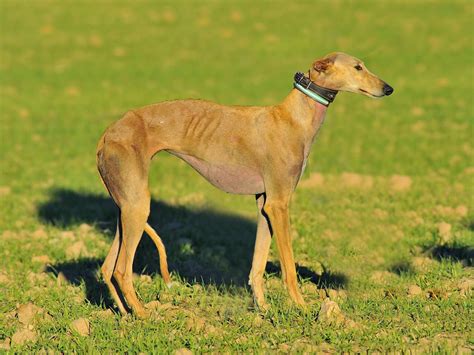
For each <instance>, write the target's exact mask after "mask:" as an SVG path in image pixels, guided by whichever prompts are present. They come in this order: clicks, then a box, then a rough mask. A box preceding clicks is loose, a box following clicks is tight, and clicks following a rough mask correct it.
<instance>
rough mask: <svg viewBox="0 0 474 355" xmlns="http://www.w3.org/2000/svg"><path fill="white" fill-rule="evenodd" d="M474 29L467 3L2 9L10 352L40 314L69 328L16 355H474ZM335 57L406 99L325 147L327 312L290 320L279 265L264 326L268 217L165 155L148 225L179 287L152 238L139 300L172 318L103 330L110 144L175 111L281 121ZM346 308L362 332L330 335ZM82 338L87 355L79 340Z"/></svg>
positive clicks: (334, 117)
mask: <svg viewBox="0 0 474 355" xmlns="http://www.w3.org/2000/svg"><path fill="white" fill-rule="evenodd" d="M472 18H473V5H472V3H471V2H469V1H452V2H449V3H448V2H442V1H438V2H437V1H432V2H421V1H419V2H411V3H407V2H400V1H395V2H394V1H380V2H373V1H362V2H324V6H321V5H318V6H315V5H314V4H312V3H310V2H298V3H283V2H282V3H275V2H258V3H253V2H228V3H219V2H178V3H171V2H166V3H154V2H144V1H138V2H133V3H132V2H114V3H110V2H99V3H96V2H87V1H83V2H69V1H68V2H52V1H36V2H14V1H6V0H3V1H1V2H0V26H1V33H2V36H1V38H0V44H1V52H0V54H1V61H0V77H1V79H0V99H1V101H0V105H1V106H0V119H1V122H0V125H1V140H0V161H1V174H0V195H1V196H0V201H1V202H0V203H1V214H0V260H2V262H1V265H0V276H1V277H0V282H1V283H0V342H5V341H6V339H7V338H11V337H12V336H13V335H14V334H15V333H16V332H17V331H18V330H20V329H21V328H22V325H21V324H20V322H19V321H18V319H17V318H16V317H15V316H14V312H15V310H16V309H17V307H18V305H21V304H25V303H27V302H32V303H34V304H35V305H37V306H39V307H42V308H44V309H45V310H46V312H47V313H48V314H49V315H50V317H48V318H49V319H46V320H44V319H43V320H38V322H37V323H35V325H34V331H36V332H37V335H38V338H37V339H36V341H34V342H30V343H25V344H23V345H15V346H13V347H12V348H11V350H10V351H12V352H36V351H39V350H41V349H45V350H47V349H51V350H54V351H56V352H58V351H59V352H73V351H75V352H86V351H87V352H88V351H94V352H101V351H105V350H106V351H112V352H125V351H129V352H134V353H135V352H137V353H138V352H152V351H154V352H173V351H175V350H176V349H180V348H188V349H191V350H192V351H195V352H205V351H206V352H207V351H217V352H224V351H229V352H264V351H270V350H271V351H281V352H314V351H324V350H327V351H337V352H342V351H347V352H358V351H366V350H369V351H380V352H387V351H391V350H414V351H421V352H429V351H435V352H437V351H439V352H453V351H466V352H470V351H472V347H473V343H474V333H473V332H472V324H473V323H472V320H473V319H474V307H473V298H472V293H470V292H469V291H467V290H466V289H465V287H464V286H463V285H465V284H466V282H467V283H469V280H471V281H470V282H472V280H473V277H474V272H473V258H474V251H473V246H474V231H473V223H474V222H473V221H474V215H473V209H474V204H473V190H472V186H474V185H473V182H474V181H473V180H474V179H473V174H474V171H473V169H474V160H473V152H474V148H473V146H472V138H473V117H474V115H473V113H474V112H473V105H472V101H471V100H472V97H471V96H472V92H473V66H472V59H473V46H472V43H473V37H472V32H471V31H470V27H471V26H470V25H471V24H472ZM334 50H342V51H344V52H347V53H350V54H353V55H355V56H357V57H360V58H362V59H363V60H364V61H365V63H366V64H367V66H368V67H369V68H370V69H371V70H373V71H374V72H375V73H377V74H379V75H380V76H381V77H382V78H384V79H385V80H386V81H387V82H389V83H390V84H391V85H392V86H393V87H394V88H395V93H394V95H392V96H391V97H389V98H386V99H383V100H370V99H368V98H364V97H361V96H357V95H351V94H340V95H339V96H338V98H337V100H336V102H335V103H334V104H333V105H332V106H331V108H330V110H329V113H328V117H327V120H326V123H325V126H324V128H323V130H322V131H321V133H320V134H319V137H318V139H317V141H316V143H315V145H314V147H313V151H312V153H311V155H310V159H309V163H308V166H307V168H306V172H305V175H304V178H303V182H302V186H300V187H299V188H298V190H297V192H296V194H295V196H294V199H293V202H292V209H291V218H292V223H293V237H294V250H295V255H296V259H297V262H298V272H299V275H300V281H301V283H302V289H303V294H304V296H305V299H306V300H307V301H308V303H309V306H308V308H307V309H305V310H302V309H299V308H295V307H293V306H292V305H290V304H288V303H287V296H286V292H285V290H284V289H283V287H282V285H281V283H280V281H279V265H278V259H277V254H276V251H275V250H274V248H272V252H271V256H270V262H269V265H268V268H267V269H268V270H267V271H268V273H267V283H266V284H267V289H268V290H267V297H268V300H269V303H270V304H271V309H270V311H269V312H267V313H265V314H261V313H259V312H258V311H256V310H254V309H253V304H252V297H251V293H250V291H249V289H248V287H247V286H246V278H247V275H248V272H249V269H250V261H251V255H252V248H253V242H254V233H255V215H256V213H255V206H254V199H253V198H252V197H248V196H233V195H227V194H225V193H222V192H220V191H218V190H216V189H214V188H213V187H212V186H210V185H209V184H208V183H207V182H205V181H204V180H203V179H202V178H201V177H199V176H198V175H197V174H196V173H195V172H194V171H193V170H192V169H191V168H189V167H187V166H186V165H184V163H182V162H180V161H178V160H177V159H175V158H173V157H171V156H167V155H165V154H161V153H160V154H159V155H158V156H157V157H156V159H155V162H154V164H153V166H152V171H151V176H150V182H151V191H152V196H153V202H152V215H151V218H150V220H151V222H152V224H153V225H154V226H155V227H157V229H158V231H159V232H160V234H161V235H162V237H163V239H164V241H165V244H166V246H167V248H168V257H169V261H170V263H171V269H172V270H173V278H174V280H175V281H176V282H177V286H176V287H174V288H171V289H167V288H165V287H164V285H163V283H162V280H161V277H160V276H159V271H158V269H157V265H158V259H157V255H156V252H155V250H154V248H153V247H152V244H151V243H150V241H149V240H148V239H147V238H144V239H143V241H142V243H141V244H140V247H139V250H138V254H137V257H136V261H135V270H136V272H137V273H138V274H142V275H146V276H142V277H137V279H136V288H137V290H138V293H139V295H140V298H141V299H142V300H143V301H144V302H150V301H153V300H156V299H158V300H159V301H160V302H161V304H162V306H161V307H160V308H159V310H158V311H157V312H156V314H155V316H154V317H153V318H152V319H149V320H138V319H135V318H134V317H133V316H127V317H121V316H120V315H118V314H112V315H111V316H104V315H103V313H98V311H100V310H104V309H107V307H113V305H112V302H111V299H110V297H109V295H108V292H107V290H106V288H105V287H104V284H103V282H102V281H101V279H100V276H99V272H98V268H99V265H100V264H101V262H102V260H103V258H104V257H105V255H106V253H107V251H108V248H109V245H110V243H111V238H112V236H113V233H114V219H115V213H116V211H115V208H114V206H113V204H112V203H111V202H110V199H109V198H108V196H107V194H106V192H105V191H104V189H103V187H102V185H101V184H100V182H99V179H98V177H97V172H96V168H95V156H94V153H95V144H96V142H97V140H98V138H99V137H100V135H101V133H102V132H103V130H104V129H105V127H106V126H107V125H109V124H110V123H111V122H113V121H114V120H116V119H118V118H119V117H120V116H121V115H122V114H123V113H124V112H126V111H127V110H128V109H130V108H133V107H139V106H143V105H146V104H149V103H153V102H158V101H162V100H166V99H172V98H187V97H198V98H206V99H210V100H214V101H217V102H221V103H225V104H252V105H253V104H258V105H267V104H274V103H277V102H279V101H280V100H282V98H283V97H284V96H285V95H286V94H287V93H288V91H289V89H290V87H291V80H292V75H293V74H294V72H295V71H297V70H305V69H306V68H307V67H308V65H309V64H310V63H311V61H312V60H313V59H315V58H316V57H319V56H322V55H324V54H326V53H328V52H331V51H334ZM318 174H319V175H318ZM400 176H402V177H400ZM321 177H322V178H321ZM407 181H408V182H407ZM410 183H411V184H410ZM443 222H444V223H445V224H449V225H450V226H451V230H450V231H447V232H446V231H443V227H442V226H440V223H443ZM74 245H75V247H74ZM45 255H46V256H47V257H48V259H49V261H47V260H46V261H45V259H44V258H43V261H42V262H41V261H40V262H38V261H35V260H37V259H34V257H38V256H43V257H44V256H45ZM40 259H41V258H40ZM64 279H66V280H67V281H66V282H64V281H61V280H64ZM58 280H59V281H58ZM466 280H467V281H466ZM413 285H417V286H419V287H420V288H421V289H422V292H421V294H420V295H408V292H407V290H408V289H409V287H410V286H413ZM463 287H464V288H463ZM326 295H330V296H331V298H332V299H334V300H336V301H337V303H338V304H339V306H340V308H341V310H342V312H343V314H344V315H345V317H347V319H351V320H352V321H353V322H354V323H353V326H350V327H349V326H347V324H346V323H345V324H340V323H339V324H337V323H336V324H326V323H323V322H321V321H320V320H318V312H319V309H320V305H321V303H322V302H323V299H324V298H325V297H326ZM12 312H13V313H12ZM81 317H83V318H86V319H88V320H89V321H90V323H91V334H90V335H89V336H85V337H81V336H79V335H77V334H75V333H74V332H72V331H71V330H70V326H69V324H70V323H71V322H72V321H73V320H75V319H78V318H81ZM0 351H1V350H0Z"/></svg>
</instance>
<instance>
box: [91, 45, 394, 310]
mask: <svg viewBox="0 0 474 355" xmlns="http://www.w3.org/2000/svg"><path fill="white" fill-rule="evenodd" d="M295 78H296V76H295ZM300 78H301V82H299V84H298V85H299V86H298V85H296V84H295V87H297V88H295V89H293V90H292V91H291V92H290V94H289V95H288V96H287V97H286V98H285V100H284V101H283V102H282V103H281V104H279V105H276V106H266V107H256V106H255V107H254V106H252V107H242V106H222V105H219V104H216V103H213V102H208V101H202V100H176V101H167V102H162V103H158V104H154V105H150V106H146V107H143V108H140V109H137V110H132V111H129V112H127V113H126V114H125V116H124V117H123V118H122V119H120V120H119V121H117V122H116V123H114V124H113V125H111V126H110V127H109V128H108V129H107V130H106V131H105V133H104V134H103V136H102V137H101V138H100V141H99V144H98V147H97V164H98V169H99V172H100V175H101V177H102V180H103V182H104V183H105V185H106V187H107V189H108V191H109V193H110V195H111V196H112V198H113V200H114V201H115V203H116V204H117V206H118V207H119V210H120V214H119V220H118V226H117V233H116V236H115V239H114V241H113V244H112V247H111V249H110V252H109V254H108V255H107V257H106V259H105V261H104V264H103V266H102V272H103V275H104V278H105V282H106V283H107V286H108V287H109V289H110V292H111V294H112V296H113V298H114V300H115V302H116V303H117V305H118V307H119V309H120V311H121V312H122V313H126V312H127V307H126V306H127V305H128V306H129V307H130V308H131V309H132V310H133V311H134V312H135V313H136V314H137V315H138V316H145V315H146V312H145V310H144V308H143V306H142V304H141V303H140V301H139V300H138V298H137V295H136V293H135V290H134V288H133V284H132V265H133V259H134V255H135V251H136V248H137V246H138V243H139V241H140V239H141V237H142V234H143V231H144V230H145V231H146V232H147V233H148V234H149V235H150V236H151V237H152V239H153V241H154V242H155V244H156V245H157V247H158V250H159V252H160V268H161V272H162V276H163V278H164V280H165V282H166V283H168V284H169V283H170V277H169V273H168V267H167V264H166V253H165V249H164V246H163V243H162V242H161V240H160V238H159V236H158V234H156V232H155V231H154V230H153V229H152V228H151V227H150V226H149V225H148V223H147V219H148V215H149V212H150V192H149V190H148V172H149V167H150V162H151V160H152V158H153V156H154V155H155V154H156V153H157V152H159V151H161V150H165V151H167V152H169V153H171V154H173V155H175V156H177V157H179V158H181V159H183V160H184V161H186V162H187V163H188V164H190V165H191V166H192V167H193V168H194V169H196V170H197V171H198V172H199V173H200V174H201V175H202V176H203V177H204V178H206V179H207V180H208V181H209V182H210V183H211V184H213V185H214V186H216V187H218V188H220V189H222V190H224V191H226V192H231V193H236V194H251V195H255V196H256V198H257V206H258V228H257V238H256V242H255V251H254V256H253V262H252V270H251V271H250V277H249V284H250V285H251V287H252V290H253V294H254V298H255V301H256V304H257V305H258V306H259V307H260V308H262V309H265V308H266V307H267V305H266V303H265V298H264V293H263V274H264V270H265V265H266V262H267V257H268V252H269V248H270V242H271V236H272V234H275V236H276V242H277V246H278V252H279V256H280V261H281V269H282V275H283V280H284V282H285V283H286V286H287V288H288V292H289V294H290V297H291V299H292V300H293V301H294V302H296V303H297V304H304V301H303V298H302V297H301V294H300V292H299V289H298V283H297V277H296V270H295V262H294V259H293V251H292V246H291V237H290V235H291V234H290V216H289V211H288V208H289V204H290V199H291V196H292V194H293V191H294V190H295V188H296V185H297V183H298V180H299V179H300V177H301V174H302V172H303V169H304V166H305V163H306V159H307V157H308V154H309V151H310V148H311V145H312V143H313V140H314V137H315V135H316V133H317V131H318V129H319V128H320V126H321V124H322V122H323V119H324V116H325V113H326V109H327V105H329V102H330V101H332V99H333V98H334V96H335V94H336V93H337V91H350V92H355V93H362V94H364V95H367V96H370V97H382V96H384V95H390V94H391V93H392V91H393V89H392V88H391V87H390V86H388V85H387V84H386V83H385V82H383V81H382V80H380V79H379V78H377V77H376V76H375V75H373V74H371V73H370V72H369V71H368V70H367V69H366V68H365V66H364V64H363V63H362V62H361V61H360V60H358V59H356V58H353V57H351V56H349V55H347V54H343V53H332V54H329V55H328V56H326V57H324V58H322V59H319V60H316V61H315V62H314V63H313V64H312V66H311V68H310V69H309V71H308V74H307V75H306V77H303V76H302V75H300ZM308 79H310V80H311V82H312V83H311V82H310V80H308ZM313 89H314V90H315V91H311V90H313ZM309 91H311V92H309ZM326 99H327V102H325V100H326ZM317 101H319V102H317ZM320 102H322V103H320ZM113 281H115V282H113ZM124 301H125V302H126V303H125V302H124Z"/></svg>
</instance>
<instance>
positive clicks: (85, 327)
mask: <svg viewBox="0 0 474 355" xmlns="http://www.w3.org/2000/svg"><path fill="white" fill-rule="evenodd" d="M69 328H70V329H71V330H72V331H74V332H76V333H77V334H79V335H80V336H89V335H90V333H91V325H90V323H89V321H88V320H87V319H86V318H79V319H76V320H75V321H73V322H71V323H70V324H69Z"/></svg>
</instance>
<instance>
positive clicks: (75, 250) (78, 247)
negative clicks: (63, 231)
mask: <svg viewBox="0 0 474 355" xmlns="http://www.w3.org/2000/svg"><path fill="white" fill-rule="evenodd" d="M87 254H88V251H87V248H86V245H85V244H84V242H83V241H82V240H80V241H77V242H75V243H74V244H72V245H70V246H69V247H68V248H67V249H66V256H67V257H68V258H70V259H77V258H79V257H80V256H87Z"/></svg>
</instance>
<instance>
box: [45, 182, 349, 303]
mask: <svg viewBox="0 0 474 355" xmlns="http://www.w3.org/2000/svg"><path fill="white" fill-rule="evenodd" d="M38 216H39V218H40V220H42V221H43V222H44V223H47V224H52V225H54V226H56V227H58V228H64V229H68V228H71V227H73V226H77V225H79V224H81V223H87V224H89V225H93V226H95V227H96V228H98V229H99V231H100V232H101V233H103V234H104V235H106V236H107V237H108V238H109V239H110V240H112V238H113V236H114V232H115V223H116V216H117V208H116V206H115V205H114V204H113V202H112V200H111V199H110V198H109V197H106V196H104V195H98V194H91V193H87V192H79V191H74V190H68V189H54V190H51V191H50V198H49V199H48V200H47V201H46V202H44V203H42V204H41V205H40V206H38ZM149 222H150V224H151V225H152V226H154V227H155V229H156V230H157V231H158V233H159V234H160V236H161V238H162V239H163V242H164V244H165V246H166V249H167V254H168V262H169V268H170V271H171V272H173V273H174V274H177V275H179V277H180V278H181V279H182V280H183V281H185V282H188V283H195V282H197V283H201V284H204V285H215V286H218V287H221V286H224V289H227V290H229V289H231V288H230V287H225V286H231V285H232V286H234V287H239V288H242V287H247V278H248V273H249V271H250V266H251V262H252V254H253V247H254V242H255V233H256V223H255V221H253V220H249V219H247V218H244V217H242V216H238V215H233V214H228V213H222V212H217V211H214V210H212V209H203V208H186V207H183V206H176V205H170V204H166V203H164V202H158V201H156V200H152V201H151V214H150V217H149ZM158 261H159V259H158V253H157V251H156V248H155V246H154V245H153V243H152V242H151V240H150V239H149V238H147V237H144V238H142V241H141V242H140V245H139V248H138V250H137V254H136V257H135V262H134V270H135V271H136V272H137V273H139V274H143V273H144V274H149V275H154V274H159V262H158ZM102 262H103V259H101V258H81V259H77V260H71V261H66V262H61V263H57V264H55V265H51V266H50V269H49V270H50V272H53V273H59V272H62V273H63V274H64V275H65V276H66V278H67V279H68V280H69V281H70V282H72V283H74V284H80V283H81V282H83V281H84V282H85V285H86V292H87V299H88V300H89V301H90V302H91V303H94V304H101V303H106V304H110V299H109V297H108V292H107V290H106V287H105V285H104V283H102V282H100V281H98V279H97V271H98V269H99V268H100V265H101V264H102ZM279 271H280V268H279V266H278V265H277V264H274V263H272V262H269V263H268V264H267V272H273V273H279ZM297 271H298V273H299V275H300V276H301V277H303V278H306V279H309V280H310V281H311V282H314V283H316V284H317V285H319V286H320V287H331V288H341V287H343V286H344V285H345V284H346V282H347V279H346V277H345V276H344V275H341V274H331V273H330V272H329V271H325V272H324V273H323V275H321V276H318V275H317V274H315V273H314V272H313V271H312V270H310V269H308V268H306V267H298V268H297Z"/></svg>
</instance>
